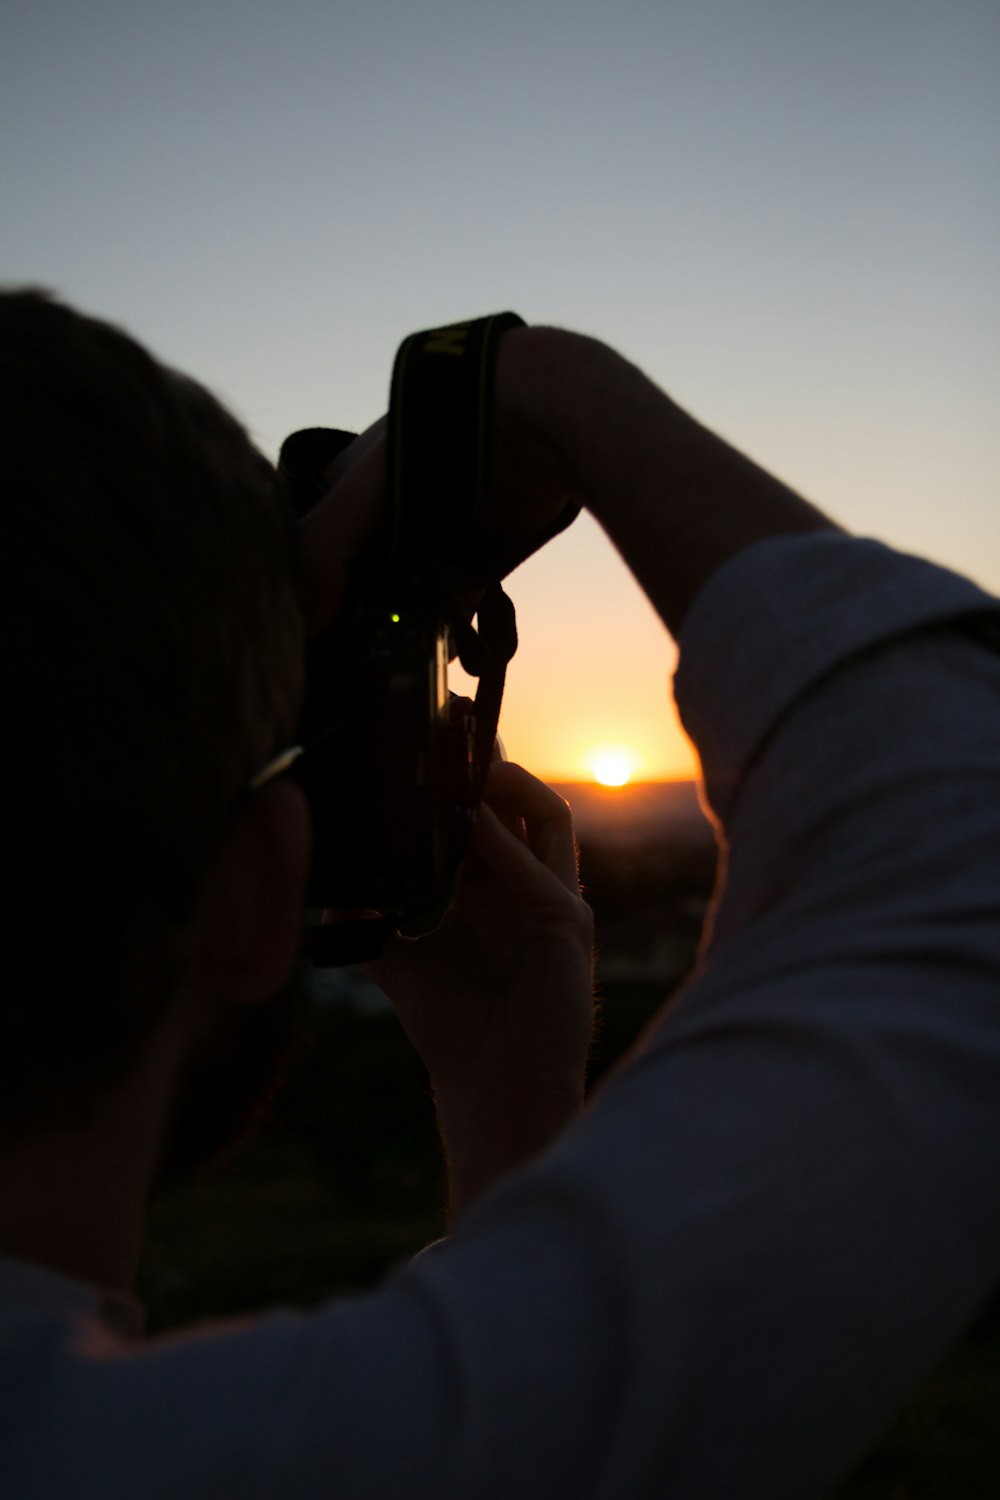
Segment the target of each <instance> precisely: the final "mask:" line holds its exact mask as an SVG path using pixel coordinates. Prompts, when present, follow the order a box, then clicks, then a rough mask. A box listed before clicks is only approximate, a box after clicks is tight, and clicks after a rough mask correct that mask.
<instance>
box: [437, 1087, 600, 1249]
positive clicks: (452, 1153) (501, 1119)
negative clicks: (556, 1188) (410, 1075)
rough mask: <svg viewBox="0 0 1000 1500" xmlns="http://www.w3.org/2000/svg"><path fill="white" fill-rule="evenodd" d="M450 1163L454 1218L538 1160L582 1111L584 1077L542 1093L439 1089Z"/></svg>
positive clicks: (440, 1119)
mask: <svg viewBox="0 0 1000 1500" xmlns="http://www.w3.org/2000/svg"><path fill="white" fill-rule="evenodd" d="M435 1105H436V1108H437V1116H438V1125H439V1128H440V1131H441V1138H442V1141H443V1144H444V1149H445V1155H446V1158H447V1162H448V1180H449V1199H450V1212H451V1217H452V1220H453V1221H454V1220H456V1219H458V1218H461V1216H462V1214H463V1213H464V1212H465V1211H466V1210H467V1209H468V1207H469V1206H470V1204H471V1203H473V1202H474V1201H475V1199H476V1198H478V1197H480V1196H481V1194H482V1193H484V1192H485V1191H486V1190H487V1189H488V1188H490V1187H491V1186H492V1185H493V1184H494V1183H496V1182H498V1181H500V1180H501V1179H502V1178H503V1177H506V1176H508V1175H509V1174H510V1173H511V1172H514V1171H516V1170H517V1168H518V1167H520V1166H523V1165H524V1164H525V1163H526V1162H528V1161H531V1160H532V1158H534V1157H536V1156H538V1155H540V1154H541V1152H543V1151H544V1150H545V1149H546V1148H547V1147H548V1146H549V1145H551V1143H552V1142H553V1141H554V1140H555V1139H556V1137H557V1136H558V1135H560V1134H561V1132H562V1131H563V1130H564V1129H565V1128H566V1127H567V1126H568V1125H570V1124H572V1122H573V1121H574V1120H575V1119H576V1118H577V1117H578V1116H579V1114H580V1112H581V1111H582V1109H583V1079H582V1077H581V1078H580V1079H578V1080H577V1079H573V1080H568V1081H566V1082H564V1083H558V1084H555V1083H554V1084H552V1085H550V1086H547V1087H546V1088H545V1089H544V1090H543V1091H541V1092H540V1093H538V1094H534V1095H531V1096H528V1095H526V1094H521V1095H514V1094H513V1093H507V1094H504V1095H502V1096H499V1097H497V1096H491V1095H490V1093H489V1091H488V1090H476V1091H472V1090H469V1089H461V1090H457V1091H454V1092H448V1091H446V1090H441V1089H436V1090H435Z"/></svg>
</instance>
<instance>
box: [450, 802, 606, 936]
mask: <svg viewBox="0 0 1000 1500" xmlns="http://www.w3.org/2000/svg"><path fill="white" fill-rule="evenodd" d="M471 853H472V854H473V855H474V858H475V864H474V866H473V870H472V877H473V880H474V881H477V880H479V881H481V880H482V878H483V876H484V875H485V873H486V872H488V873H489V876H490V877H491V878H492V879H493V880H494V881H497V882H499V884H500V886H501V887H502V888H503V890H504V891H506V892H507V893H508V894H509V895H510V896H511V897H512V898H513V899H514V900H516V901H517V902H518V904H519V905H520V906H522V908H524V909H530V908H534V909H535V910H536V911H544V910H550V911H558V912H559V913H560V914H563V915H564V914H565V912H566V911H567V909H568V903H570V898H571V897H579V894H580V890H579V886H578V885H576V884H574V885H573V886H571V887H567V885H566V884H565V882H564V881H563V880H562V879H561V878H560V877H559V875H557V874H556V873H555V872H554V871H553V870H551V869H549V868H548V867H547V866H546V865H544V864H543V863H542V862H541V861H540V860H539V859H538V858H537V857H536V856H535V855H534V854H533V853H532V851H531V850H530V849H529V848H528V846H527V844H526V843H523V842H522V841H521V839H519V838H518V837H517V835H516V834H514V833H511V831H510V829H509V828H506V827H505V826H504V824H503V823H502V822H501V820H500V818H499V817H498V816H497V814H496V813H495V812H494V811H493V809H492V808H491V807H488V806H487V805H486V803H483V804H482V806H481V807H480V809H479V816H478V818H477V821H476V830H475V836H474V840H473V846H472V850H471Z"/></svg>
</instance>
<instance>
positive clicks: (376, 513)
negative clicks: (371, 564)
mask: <svg viewBox="0 0 1000 1500" xmlns="http://www.w3.org/2000/svg"><path fill="white" fill-rule="evenodd" d="M338 470H339V473H340V477H339V478H336V479H335V482H334V484H333V487H332V488H331V489H330V491H329V493H328V494H327V495H325V496H324V498H323V499H322V500H321V501H320V502H319V504H318V505H316V506H314V507H313V509H312V510H311V511H310V512H309V514H308V515H307V516H306V517H305V518H304V520H303V521H302V523H301V528H302V530H301V535H302V554H303V560H302V570H303V579H302V592H303V600H302V607H303V612H304V614H305V620H306V630H307V632H308V633H309V634H310V635H318V634H319V633H320V632H321V631H322V630H325V629H326V627H327V626H328V625H329V624H330V622H331V621H332V620H333V618H334V616H335V615H336V613H337V610H338V608H339V607H340V604H341V600H342V599H343V594H344V589H345V586H346V582H347V570H348V567H349V565H350V563H351V561H352V559H353V558H354V557H356V556H357V554H358V552H360V550H361V548H362V547H363V546H364V544H365V542H366V541H367V540H368V538H369V537H370V536H371V535H372V533H373V532H374V531H375V529H376V527H377V526H378V524H379V521H380V519H381V516H382V511H383V507H384V504H385V440H384V433H383V431H382V428H381V427H380V425H379V424H376V425H375V427H374V428H369V430H368V432H366V433H362V435H361V436H360V437H359V438H356V439H355V441H354V442H353V443H352V444H351V445H350V447H349V448H348V449H347V450H346V451H345V452H344V454H342V455H341V457H340V459H338V460H335V461H334V463H333V464H331V466H330V469H329V470H328V475H329V474H334V473H336V472H337V471H338Z"/></svg>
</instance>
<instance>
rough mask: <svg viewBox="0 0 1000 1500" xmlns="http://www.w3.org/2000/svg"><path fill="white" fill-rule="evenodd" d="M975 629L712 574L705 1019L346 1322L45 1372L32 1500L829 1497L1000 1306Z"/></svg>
mask: <svg viewBox="0 0 1000 1500" xmlns="http://www.w3.org/2000/svg"><path fill="white" fill-rule="evenodd" d="M997 618H998V615H997V607H996V605H995V604H994V602H993V601H991V600H990V599H989V597H988V596H986V595H985V594H983V593H982V592H980V591H979V590H978V589H976V588H975V587H974V586H973V585H972V584H970V583H969V582H967V581H965V580H962V579H959V578H957V577H955V576H954V575H951V574H949V573H947V572H944V571H943V570H941V569H938V568H935V567H933V566H932V565H930V564H927V563H923V562H920V561H917V560H915V559H910V558H906V557H903V556H901V555H899V554H897V553H895V552H892V551H891V550H890V549H888V548H884V547H881V546H879V545H878V544H876V543H871V542H864V541H855V540H851V539H849V538H845V537H841V536H839V535H838V536H834V535H829V536H827V535H818V536H810V537H796V538H779V539H775V540H772V541H767V542H762V543H758V544H757V545H756V546H754V547H753V548H751V549H748V551H747V552H746V553H743V554H741V555H740V556H739V557H737V558H736V559H734V560H733V561H731V562H730V563H728V564H727V565H726V566H725V567H724V568H723V569H721V570H720V572H719V573H718V574H717V575H716V576H715V577H714V578H713V579H712V580H710V582H709V583H708V584H707V586H706V587H705V589H704V590H703V591H702V594H701V595H700V596H699V598H698V599H697V600H696V601H695V603H694V605H693V606H692V609H691V611H690V612H689V616H688V619H687V622H686V624H685V629H684V633H683V637H682V640H681V664H680V668H679V672H678V678H677V684H676V690H677V698H678V703H679V706H680V708H681V712H682V715H683V716H684V719H685V723H686V724H687V726H688V729H689V732H690V733H691V734H692V736H693V738H694V739H695V742H696V744H697V746H698V749H699V752H700V754H701V757H702V763H703V768H704V780H705V791H706V797H707V800H708V802H709V803H710V805H711V807H712V809H713V812H714V815H715V816H716V818H717V819H718V822H719V827H720V838H721V840H722V843H723V850H724V875H723V878H722V880H721V882H720V887H719V893H718V896H717V899H716V903H715V909H714V912H713V918H712V925H711V932H710V936H709V937H708V938H707V939H706V943H705V946H704V950H703V952H702V955H701V959H700V962H699V967H698V971H697V973H696V975H695V977H694V979H693V980H692V981H691V982H690V983H689V984H688V985H687V987H686V988H685V989H684V990H683V991H682V993H681V994H680V996H679V997H677V998H676V999H675V1000H674V1001H673V1002H672V1003H671V1004H670V1005H669V1006H668V1007H667V1008H666V1009H665V1011H664V1013H663V1014H662V1016H661V1017H660V1018H659V1019H658V1021H657V1022H656V1023H655V1024H654V1026H653V1027H652V1028H651V1030H650V1032H649V1033H648V1034H647V1036H646V1037H645V1038H644V1039H643V1042H642V1044H641V1045H640V1047H639V1048H638V1049H637V1051H636V1053H635V1054H634V1055H633V1056H632V1057H631V1058H630V1059H629V1061H628V1062H627V1064H626V1066H624V1067H623V1068H621V1069H620V1070H619V1071H618V1072H617V1073H616V1075H615V1076H614V1078H613V1079H612V1080H611V1081H610V1083H608V1084H607V1085H606V1086H604V1087H603V1088H602V1089H601V1091H600V1093H599V1095H598V1096H597V1098H596V1099H595V1100H594V1101H593V1102H592V1104H591V1106H590V1107H589V1108H588V1110H587V1112H586V1114H585V1116H584V1118H583V1120H582V1121H581V1122H580V1123H579V1124H578V1125H577V1126H575V1127H574V1128H573V1129H571V1130H569V1131H567V1132H566V1133H565V1135H564V1136H563V1137H562V1138H561V1139H560V1140H559V1141H558V1142H556V1144H555V1145H554V1146H553V1148H552V1149H551V1150H550V1151H549V1152H547V1153H546V1154H545V1155H544V1156H543V1157H542V1158H540V1159H539V1160H537V1161H535V1162H534V1163H532V1164H531V1165H530V1166H528V1167H527V1168H525V1169H524V1170H522V1171H521V1172H519V1173H517V1174H515V1175H514V1176H512V1177H511V1178H509V1179H508V1180H507V1181H505V1182H504V1183H502V1184H500V1185H499V1186H498V1187H497V1188H496V1189H495V1190H494V1191H493V1192H491V1193H490V1194H488V1195H486V1196H485V1197H484V1198H483V1199H482V1200H481V1201H480V1202H479V1203H478V1204H477V1205H476V1206H475V1208H474V1209H473V1210H472V1212H471V1213H470V1214H469V1215H468V1217H467V1218H466V1219H465V1220H464V1221H463V1222H462V1223H461V1224H460V1225H459V1226H458V1228H457V1230H456V1232H455V1233H454V1234H453V1235H452V1237H451V1239H450V1240H449V1241H448V1242H447V1243H446V1244H443V1245H441V1246H440V1247H439V1248H438V1249H437V1250H436V1251H435V1253H434V1254H433V1255H429V1256H424V1257H420V1258H418V1259H417V1260H416V1261H414V1262H412V1263H411V1264H409V1265H408V1266H405V1267H402V1268H401V1269H400V1270H399V1271H398V1272H397V1273H396V1274H395V1275H394V1276H393V1277H392V1278H390V1280H389V1281H388V1283H387V1284H386V1285H385V1286H384V1287H383V1288H382V1289H381V1290H380V1291H379V1292H378V1293H376V1294H373V1295H372V1296H371V1297H368V1298H364V1299H357V1300H354V1301H349V1302H346V1303H340V1304H336V1305H334V1306H331V1307H329V1308H327V1309H324V1310H323V1311H321V1312H320V1313H318V1314H314V1315H309V1316H306V1315H301V1316H300V1315H293V1314H275V1315H273V1316H271V1317H268V1318H264V1319H260V1320H257V1321H256V1322H255V1323H252V1324H250V1325H247V1326H246V1327H243V1328H233V1329H230V1330H220V1331H217V1332H215V1333H213V1334H210V1335H204V1336H202V1337H200V1338H183V1339H172V1340H164V1341H160V1342H158V1343H155V1344H154V1345H152V1346H151V1347H150V1348H149V1349H148V1350H147V1351H146V1352H144V1353H141V1354H129V1355H127V1354H122V1355H121V1356H118V1357H114V1358H111V1357H104V1358H103V1359H101V1360H96V1359H90V1360H89V1362H88V1361H87V1360H85V1359H84V1357H83V1354H82V1353H81V1352H80V1351H79V1350H74V1351H67V1350H66V1348H65V1347H64V1346H59V1349H58V1350H57V1349H56V1345H55V1343H54V1344H53V1353H52V1356H51V1361H52V1365H51V1368H52V1371H53V1372H54V1373H53V1374H52V1377H51V1379H49V1380H48V1382H47V1384H46V1385H45V1389H46V1390H48V1391H49V1392H50V1395H49V1397H48V1401H49V1405H48V1407H46V1406H45V1404H44V1403H35V1404H34V1405H32V1406H31V1407H30V1412H28V1411H27V1409H26V1414H25V1416H24V1418H23V1420H20V1419H19V1427H18V1430H19V1431H20V1432H21V1433H22V1435H23V1443H24V1450H23V1451H24V1452H25V1453H28V1454H30V1455H32V1460H33V1462H35V1463H36V1465H37V1462H38V1461H39V1460H38V1445H39V1443H40V1442H41V1443H44V1434H45V1432H46V1431H52V1430H66V1429H67V1427H68V1428H69V1429H71V1430H72V1432H73V1433H74V1434H78V1435H81V1436H80V1437H79V1441H78V1442H77V1443H76V1445H75V1447H74V1448H72V1449H67V1450H66V1451H67V1452H71V1453H72V1466H70V1460H69V1459H61V1458H60V1455H59V1453H58V1451H57V1450H55V1449H54V1448H53V1446H52V1445H51V1444H49V1447H48V1449H47V1450H46V1452H45V1455H44V1462H45V1463H47V1464H48V1465H49V1466H50V1469H49V1473H48V1479H49V1481H51V1482H50V1485H49V1488H47V1489H38V1490H37V1493H38V1494H42V1493H45V1494H47V1495H49V1494H51V1495H56V1494H62V1493H63V1492H64V1491H63V1489H62V1488H60V1484H62V1483H65V1484H67V1485H68V1483H69V1480H70V1479H72V1481H73V1483H75V1484H76V1485H77V1486H78V1487H77V1488H75V1489H72V1490H71V1489H70V1488H68V1487H67V1488H66V1489H65V1492H66V1493H67V1494H68V1493H73V1494H75V1495H89V1494H91V1493H94V1494H97V1493H114V1494H115V1495H119V1494H120V1495H127V1494H132V1493H135V1494H136V1495H139V1494H141V1495H143V1496H144V1497H153V1496H158V1495H160V1494H161V1493H162V1494H163V1495H171V1494H173V1495H175V1494H178V1493H184V1492H185V1491H186V1492H189V1493H191V1494H192V1495H198V1496H202V1495H204V1496H213V1497H214V1496H216V1495H218V1496H222V1495H224V1494H225V1495H228V1494H232V1493H236V1492H238V1493H240V1494H242V1495H245V1496H248V1497H249V1496H256V1495H261V1496H263V1495H273V1494H279V1493H280V1494H289V1495H291V1494H295V1495H296V1496H314V1495H315V1496H317V1497H318V1496H320V1495H322V1496H325V1497H326V1496H329V1495H350V1496H352V1497H356V1500H374V1497H376V1496H379V1497H381V1496H388V1495H397V1494H406V1495H407V1496H410V1497H416V1500H422V1497H424V1496H427V1497H430V1496H431V1495H433V1496H435V1497H436V1500H444V1497H452V1500H500V1497H509V1496H511V1495H514V1494H516V1495H518V1496H519V1497H521V1500H551V1497H552V1496H553V1495H564V1494H573V1495H574V1496H579V1497H594V1500H598V1497H599V1500H622V1497H624V1496H628V1497H630V1500H632V1497H650V1500H652V1497H654V1496H655V1497H658V1500H660V1497H663V1496H665V1495H667V1496H671V1497H683V1500H701V1497H704V1500H709V1497H711V1500H718V1497H720V1496H728V1495H739V1496H740V1497H741V1500H754V1497H761V1500H763V1497H766V1500H782V1497H788V1500H802V1497H804V1496H807V1495H812V1494H819V1493H822V1492H823V1491H824V1490H825V1489H826V1488H827V1487H828V1486H829V1485H830V1484H831V1483H833V1482H834V1480H835V1479H836V1477H837V1476H838V1474H839V1472H840V1471H841V1470H842V1469H844V1468H845V1467H846V1466H848V1465H849V1464H850V1463H851V1462H852V1461H853V1459H854V1457H855V1456H856V1454H857V1453H858V1451H859V1450H860V1449H861V1448H862V1447H863V1445H864V1444H865V1443H866V1442H867V1441H868V1440H869V1439H870V1437H871V1436H872V1435H873V1433H874V1432H875V1430H876V1429H877V1428H878V1426H879V1425H880V1424H881V1423H882V1422H883V1421H884V1420H885V1418H886V1416H887V1415H888V1414H889V1413H890V1412H891V1410H892V1409H893V1407H894V1406H895V1405H896V1404H897V1403H898V1402H899V1401H900V1400H901V1399H902V1398H903V1397H904V1396H905V1394H906V1392H907V1390H908V1389H909V1387H910V1386H911V1385H912V1384H913V1382H914V1381H916V1380H917V1379H918V1378H919V1377H920V1376H921V1375H922V1374H923V1373H924V1371H925V1370H926V1369H927V1368H928V1367H929V1365H930V1364H931V1363H933V1361H934V1360H935V1359H936V1358H937V1357H938V1356H939V1355H940V1354H941V1352H942V1351H943V1349H944V1348H945V1347H946V1345H947V1343H948V1342H949V1341H950V1340H951V1339H952V1338H953V1337H954V1336H955V1335H956V1334H957V1333H958V1332H959V1331H960V1329H961V1327H962V1325H963V1324H964V1323H965V1321H966V1320H967V1319H968V1318H969V1317H970V1316H971V1315H972V1314H973V1313H974V1312H975V1310H976V1309H977V1307H978V1306H979V1304H980V1303H981V1302H982V1300H983V1299H984V1298H985V1296H986V1295H987V1294H988V1292H989V1290H990V1289H991V1287H992V1285H993V1284H994V1282H995V1280H996V1278H997V1275H998V1268H1000V1194H998V1193H997V1191H996V1181H997V1164H998V1161H1000V862H998V853H997V851H998V850H1000V660H998V657H997V654H996V653H995V652H994V651H993V650H991V649H990V648H989V646H988V645H987V644H985V643H984V642H985V641H986V640H987V638H988V636H989V632H990V630H991V629H995V627H996V622H997ZM40 1358H41V1356H40V1355H39V1356H37V1357H36V1365H37V1364H38V1361H39V1359H40ZM45 1368H46V1369H47V1368H48V1366H46V1367H45ZM110 1395H113V1396H114V1399H113V1400H111V1399H110ZM32 1414H33V1415H32ZM111 1414H113V1420H112V1415H111ZM60 1463H62V1464H63V1468H62V1469H59V1468H58V1465H59V1464H60ZM102 1466H103V1467H102ZM33 1472H37V1468H36V1470H33ZM137 1474H138V1475H139V1476H140V1479H138V1480H137V1479H136V1475H137ZM94 1476H97V1478H96V1479H95V1477H94ZM130 1478H131V1481H132V1485H133V1487H132V1488H129V1487H128V1484H129V1481H130ZM98 1480H99V1481H100V1483H103V1484H104V1485H105V1488H104V1489H103V1490H102V1489H100V1488H98V1487H97V1483H98ZM84 1481H86V1482H84ZM140 1481H141V1482H140ZM86 1483H90V1485H91V1488H87V1487H86ZM112 1483H113V1484H114V1486H115V1487H114V1488H110V1487H108V1486H109V1484H112ZM21 1492H22V1491H18V1493H21ZM23 1493H31V1494H34V1493H36V1491H35V1490H30V1491H29V1490H27V1489H26V1490H24V1491H23Z"/></svg>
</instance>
